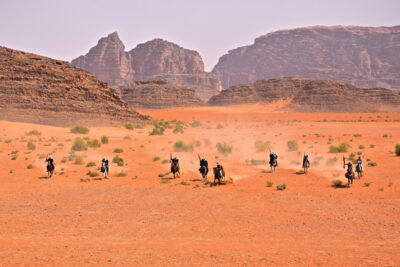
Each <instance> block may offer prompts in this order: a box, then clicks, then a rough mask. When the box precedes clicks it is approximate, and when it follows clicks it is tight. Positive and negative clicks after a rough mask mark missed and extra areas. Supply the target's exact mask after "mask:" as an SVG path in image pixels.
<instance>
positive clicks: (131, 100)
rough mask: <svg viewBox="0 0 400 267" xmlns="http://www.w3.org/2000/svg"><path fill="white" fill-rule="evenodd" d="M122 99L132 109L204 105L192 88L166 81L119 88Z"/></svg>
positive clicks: (135, 83)
mask: <svg viewBox="0 0 400 267" xmlns="http://www.w3.org/2000/svg"><path fill="white" fill-rule="evenodd" d="M118 90H119V92H120V94H121V98H122V99H123V100H124V101H126V102H127V103H128V104H129V106H131V107H132V108H150V109H160V108H170V107H184V106H199V105H204V102H203V101H202V100H201V99H200V98H199V97H198V96H197V95H196V92H195V90H194V89H192V88H187V87H183V86H178V85H174V84H169V83H167V82H165V81H144V82H134V83H132V84H130V85H126V86H120V87H119V88H118Z"/></svg>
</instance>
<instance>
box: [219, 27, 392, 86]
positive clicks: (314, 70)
mask: <svg viewBox="0 0 400 267" xmlns="http://www.w3.org/2000/svg"><path fill="white" fill-rule="evenodd" d="M212 73H214V74H216V75H217V76H218V78H219V79H220V81H221V82H222V85H223V86H224V88H228V87H230V86H233V85H238V84H242V83H249V82H254V81H256V80H261V79H269V78H280V77H287V76H298V77H308V78H319V79H329V80H335V81H340V82H346V83H350V84H353V85H357V86H371V87H385V88H389V89H400V26H395V27H357V26H333V27H325V26H314V27H306V28H298V29H291V30H280V31H276V32H272V33H269V34H266V35H264V36H261V37H258V38H256V39H255V42H254V44H252V45H249V46H244V47H240V48H237V49H234V50H230V51H229V52H228V54H226V55H224V56H222V57H221V58H220V59H219V62H218V64H217V65H216V66H215V67H214V69H213V71H212Z"/></svg>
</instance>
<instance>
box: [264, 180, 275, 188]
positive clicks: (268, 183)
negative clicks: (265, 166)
mask: <svg viewBox="0 0 400 267" xmlns="http://www.w3.org/2000/svg"><path fill="white" fill-rule="evenodd" d="M273 185H274V183H273V182H272V181H267V183H266V184H265V186H266V187H272V186H273Z"/></svg>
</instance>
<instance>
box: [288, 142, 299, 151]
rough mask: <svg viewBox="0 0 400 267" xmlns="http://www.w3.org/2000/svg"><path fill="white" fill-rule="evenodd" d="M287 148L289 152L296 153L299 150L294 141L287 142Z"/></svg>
mask: <svg viewBox="0 0 400 267" xmlns="http://www.w3.org/2000/svg"><path fill="white" fill-rule="evenodd" d="M287 147H288V150H289V151H297V150H298V149H299V145H298V144H297V141H296V140H289V141H287Z"/></svg>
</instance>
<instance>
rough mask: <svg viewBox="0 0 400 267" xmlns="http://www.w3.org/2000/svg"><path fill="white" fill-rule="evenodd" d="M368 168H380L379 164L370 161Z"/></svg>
mask: <svg viewBox="0 0 400 267" xmlns="http://www.w3.org/2000/svg"><path fill="white" fill-rule="evenodd" d="M368 166H369V167H375V166H378V164H377V163H376V162H373V161H370V162H368Z"/></svg>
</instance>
